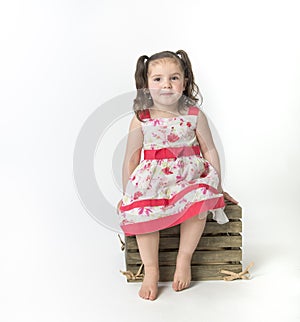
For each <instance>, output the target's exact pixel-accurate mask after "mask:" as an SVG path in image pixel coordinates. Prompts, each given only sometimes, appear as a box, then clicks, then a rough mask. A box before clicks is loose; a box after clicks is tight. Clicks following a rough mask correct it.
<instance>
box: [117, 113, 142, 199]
mask: <svg viewBox="0 0 300 322" xmlns="http://www.w3.org/2000/svg"><path fill="white" fill-rule="evenodd" d="M143 141H144V135H143V132H142V126H141V122H140V121H139V120H138V119H137V117H136V115H134V117H133V118H132V120H131V122H130V126H129V133H128V136H127V145H126V151H125V156H124V160H123V169H122V182H123V195H124V194H125V191H126V185H127V183H128V179H129V177H130V175H131V174H132V172H133V171H134V169H135V168H136V167H137V165H138V164H139V163H140V160H141V150H142V147H143Z"/></svg>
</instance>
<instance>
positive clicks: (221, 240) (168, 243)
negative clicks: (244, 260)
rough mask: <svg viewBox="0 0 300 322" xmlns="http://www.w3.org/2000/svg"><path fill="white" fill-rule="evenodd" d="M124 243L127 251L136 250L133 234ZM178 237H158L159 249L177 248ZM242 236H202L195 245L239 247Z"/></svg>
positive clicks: (205, 247)
mask: <svg viewBox="0 0 300 322" xmlns="http://www.w3.org/2000/svg"><path fill="white" fill-rule="evenodd" d="M125 244H126V246H125V247H126V250H127V251H134V250H138V245H137V242H136V238H135V236H126V237H125ZM178 246H179V238H178V237H165V238H160V241H159V247H160V249H164V250H167V249H178ZM241 246H242V236H241V235H239V236H202V237H201V239H200V242H199V244H198V246H197V249H198V250H204V249H209V248H210V247H212V248H215V247H217V248H220V247H241Z"/></svg>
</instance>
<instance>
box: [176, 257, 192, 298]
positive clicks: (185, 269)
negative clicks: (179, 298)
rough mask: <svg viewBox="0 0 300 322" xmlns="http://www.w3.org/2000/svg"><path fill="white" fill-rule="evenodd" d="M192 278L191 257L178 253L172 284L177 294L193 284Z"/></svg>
mask: <svg viewBox="0 0 300 322" xmlns="http://www.w3.org/2000/svg"><path fill="white" fill-rule="evenodd" d="M191 278H192V276H191V257H190V256H188V255H185V254H179V253H178V256H177V260H176V270H175V273H174V280H173V284H172V287H173V290H174V291H176V292H177V291H181V290H183V289H185V288H188V287H189V286H190V283H191Z"/></svg>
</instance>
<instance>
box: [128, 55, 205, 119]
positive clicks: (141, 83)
mask: <svg viewBox="0 0 300 322" xmlns="http://www.w3.org/2000/svg"><path fill="white" fill-rule="evenodd" d="M162 58H171V59H173V60H174V61H175V62H176V63H177V64H179V66H180V67H181V69H182V71H183V73H184V77H185V78H187V82H186V86H185V90H184V91H183V95H182V96H181V97H180V99H179V109H180V110H181V109H183V108H185V107H187V106H190V105H195V104H196V103H197V102H198V100H199V99H198V98H197V95H200V97H201V104H202V101H203V98H202V95H201V93H200V91H199V87H198V86H197V84H196V83H195V82H194V74H193V70H192V64H191V62H190V59H189V57H188V54H187V53H186V52H185V51H184V50H177V51H176V52H172V51H168V50H166V51H162V52H159V53H156V54H153V55H152V56H151V57H150V58H149V57H148V56H147V55H142V56H140V57H139V59H138V60H137V64H136V70H135V75H134V76H135V84H136V89H137V95H136V98H135V99H134V103H133V110H134V112H135V114H136V117H137V118H138V119H139V120H140V121H142V119H141V118H140V113H141V112H142V111H143V110H144V109H146V108H148V107H150V106H152V105H153V101H152V98H151V95H150V93H149V91H147V88H148V66H149V63H150V62H153V61H154V60H158V59H162ZM145 60H146V62H145ZM201 104H200V105H201Z"/></svg>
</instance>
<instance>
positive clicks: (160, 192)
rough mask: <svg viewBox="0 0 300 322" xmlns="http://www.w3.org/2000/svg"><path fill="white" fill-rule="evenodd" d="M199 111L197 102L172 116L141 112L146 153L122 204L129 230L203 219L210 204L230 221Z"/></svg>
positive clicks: (123, 222)
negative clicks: (202, 141) (203, 144)
mask: <svg viewBox="0 0 300 322" xmlns="http://www.w3.org/2000/svg"><path fill="white" fill-rule="evenodd" d="M198 113H199V108H198V107H196V106H190V107H189V108H188V113H187V114H186V115H179V116H176V117H171V118H151V115H150V111H149V109H145V110H143V112H142V113H141V119H143V121H145V122H141V126H142V131H143V134H144V142H143V150H142V151H143V153H142V156H141V161H140V163H139V164H138V166H137V167H136V168H135V169H134V171H133V172H132V174H131V175H130V177H129V180H128V183H127V185H126V189H125V192H124V195H123V197H122V202H121V205H120V207H119V209H118V217H119V223H120V227H121V229H122V230H123V232H124V234H125V236H132V235H137V234H145V233H150V232H154V231H158V230H161V229H165V228H169V227H172V226H175V225H178V224H180V223H182V222H183V221H185V220H187V219H189V218H191V217H193V216H198V218H199V219H203V218H205V217H206V214H207V213H206V211H207V210H209V211H210V212H211V213H212V218H213V220H215V221H217V222H218V223H219V224H225V223H226V222H228V221H229V220H228V218H227V216H226V214H225V212H224V208H225V201H224V196H223V194H221V193H219V192H218V190H217V187H218V183H219V177H218V174H217V172H216V170H215V169H214V167H213V166H212V165H211V164H210V163H209V162H208V161H207V160H206V159H204V158H203V156H202V154H201V150H200V145H199V143H198V140H197V137H196V131H195V129H196V122H197V117H198ZM142 157H143V158H142Z"/></svg>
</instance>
